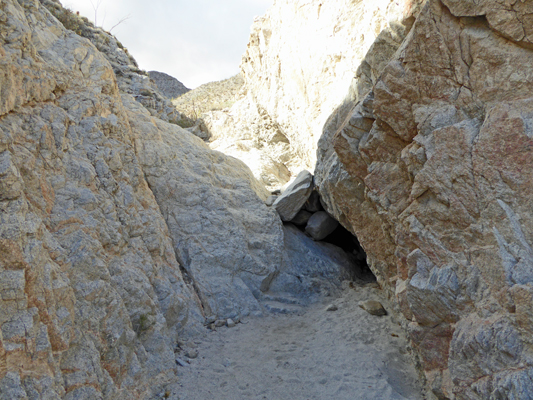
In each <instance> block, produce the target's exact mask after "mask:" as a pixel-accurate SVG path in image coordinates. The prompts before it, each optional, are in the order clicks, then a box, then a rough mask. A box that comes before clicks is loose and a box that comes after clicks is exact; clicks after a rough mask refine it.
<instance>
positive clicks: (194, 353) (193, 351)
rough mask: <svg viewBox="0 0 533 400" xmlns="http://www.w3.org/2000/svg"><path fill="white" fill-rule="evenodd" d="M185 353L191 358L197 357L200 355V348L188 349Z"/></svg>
mask: <svg viewBox="0 0 533 400" xmlns="http://www.w3.org/2000/svg"><path fill="white" fill-rule="evenodd" d="M185 355H186V356H187V357H189V358H192V359H195V358H197V357H198V350H196V349H191V350H187V351H186V352H185Z"/></svg>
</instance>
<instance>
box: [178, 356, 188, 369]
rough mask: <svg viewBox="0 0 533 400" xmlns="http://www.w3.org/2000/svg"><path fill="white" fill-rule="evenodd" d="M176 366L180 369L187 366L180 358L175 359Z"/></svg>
mask: <svg viewBox="0 0 533 400" xmlns="http://www.w3.org/2000/svg"><path fill="white" fill-rule="evenodd" d="M176 364H178V365H179V366H180V367H186V366H187V365H188V364H187V363H186V362H185V361H183V360H182V359H181V358H176Z"/></svg>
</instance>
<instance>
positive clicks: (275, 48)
mask: <svg viewBox="0 0 533 400" xmlns="http://www.w3.org/2000/svg"><path fill="white" fill-rule="evenodd" d="M532 18H533V3H531V2H529V1H525V2H511V3H506V4H505V5H504V4H503V3H501V2H491V1H469V0H468V1H454V0H442V1H440V0H428V1H425V2H415V1H402V2H388V1H379V2H371V1H368V2H367V1H364V2H363V1H357V2H348V1H346V2H344V1H328V2H322V1H318V0H317V1H283V0H279V1H276V3H275V5H274V7H273V8H272V9H271V10H270V11H269V12H268V14H267V15H266V16H265V17H263V18H261V19H260V20H258V21H256V23H255V24H254V27H253V28H252V35H251V39H250V44H249V46H248V50H247V53H246V54H245V56H244V58H243V64H242V70H243V74H244V76H245V81H246V84H245V90H246V91H247V94H248V97H247V100H246V101H247V102H248V103H249V104H250V106H248V108H245V109H256V110H261V113H262V115H261V118H262V119H263V120H265V119H266V120H269V121H270V122H271V125H273V126H275V127H276V129H278V130H279V131H280V132H281V133H282V134H283V135H284V136H285V137H286V138H287V139H288V141H289V142H290V147H291V151H292V153H291V157H299V158H300V159H301V160H305V162H304V163H307V164H308V166H309V167H315V184H316V186H317V187H318V189H319V191H320V194H321V196H322V201H323V203H324V205H325V206H326V208H327V211H328V212H329V213H331V214H332V215H333V216H335V218H336V219H337V220H339V221H340V222H341V223H342V224H343V225H344V226H345V227H346V228H348V229H349V230H351V231H352V232H354V233H355V234H356V235H357V237H358V238H359V240H360V242H361V244H362V246H363V247H364V249H365V251H366V253H367V255H368V261H369V264H370V265H371V267H372V269H373V271H374V272H375V274H376V275H377V277H378V281H379V282H380V284H381V286H382V287H383V288H384V289H385V290H386V291H387V292H388V293H389V295H390V297H391V298H394V299H395V300H396V304H397V306H398V311H400V312H401V313H402V314H403V316H404V320H403V321H404V325H405V327H406V329H408V332H409V335H410V338H411V343H412V345H413V347H414V348H415V350H416V352H417V354H418V356H419V359H420V365H421V369H422V370H423V371H424V373H425V375H426V377H427V379H428V383H429V385H430V386H431V388H432V390H433V393H434V394H435V395H436V396H437V397H438V398H439V399H489V398H494V399H499V398H505V399H526V398H531V393H533V358H532V356H533V354H532V350H531V337H532V334H533V319H532V315H531V311H530V310H531V309H532V306H533V303H532V301H533V275H532V272H531V271H532V268H533V252H532V245H533V216H532V214H531V207H532V204H531V199H532V198H533V197H532V193H531V182H532V179H533V176H530V175H531V171H532V170H533V169H532V166H531V165H530V164H531V160H532V159H533V157H532V156H533V154H532V151H533V147H532V146H533V143H532V141H531V140H532V139H531V137H532V132H533V131H532V128H531V127H532V126H533V125H532V124H533V122H532V118H533V85H532V82H533V69H532V66H533V47H532V46H531V40H532V32H531V26H532V24H531V21H532ZM239 112H241V113H242V111H239ZM229 113H230V114H231V113H233V114H236V113H237V110H230V111H229ZM241 130H242V129H241ZM234 133H235V130H229V133H228V136H229V137H232V136H231V135H234ZM233 137H235V136H233ZM237 137H238V135H237ZM315 151H316V158H315ZM315 160H316V161H317V163H316V166H315Z"/></svg>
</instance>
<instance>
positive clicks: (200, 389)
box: [178, 287, 425, 400]
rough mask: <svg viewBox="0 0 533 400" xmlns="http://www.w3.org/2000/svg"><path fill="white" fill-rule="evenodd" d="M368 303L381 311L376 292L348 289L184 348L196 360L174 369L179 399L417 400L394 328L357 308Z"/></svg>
mask: <svg viewBox="0 0 533 400" xmlns="http://www.w3.org/2000/svg"><path fill="white" fill-rule="evenodd" d="M370 299H372V300H378V301H381V302H382V303H383V304H384V305H385V307H386V308H387V304H388V303H386V301H384V300H383V299H382V297H381V294H380V292H379V291H378V290H377V289H373V288H371V287H364V288H362V287H355V288H354V289H351V288H348V289H345V290H344V291H343V292H342V294H341V296H340V297H338V298H332V297H329V298H326V299H324V301H323V302H322V303H320V304H315V305H313V306H310V307H308V308H306V309H305V310H304V312H302V313H300V314H299V315H280V314H277V315H267V316H265V317H262V318H257V317H256V318H248V319H246V320H245V321H243V323H240V324H237V326H236V327H234V328H227V327H223V328H217V331H215V332H212V333H209V334H208V335H207V336H206V337H204V338H202V339H201V340H196V343H194V342H189V346H191V347H196V350H197V351H198V354H199V356H198V358H196V359H194V360H190V364H189V365H186V366H184V367H179V376H180V386H181V388H179V392H178V393H179V395H178V396H179V399H183V400H186V399H187V400H196V399H197V400H207V399H214V400H225V399H232V400H240V399H262V400H263V399H268V400H300V399H302V400H306V399H320V400H326V399H335V400H343V399H350V400H355V399H364V400H374V399H376V400H380V399H395V400H396V399H398V400H399V399H409V400H415V399H424V398H425V397H424V395H423V394H422V389H421V384H420V382H419V380H418V376H417V374H416V372H415V369H414V367H413V364H412V362H411V358H410V355H409V353H408V350H407V347H408V346H407V340H406V339H405V335H404V333H403V331H402V329H401V328H400V326H398V324H397V323H395V322H394V320H393V318H392V317H391V316H390V315H389V316H385V317H376V316H372V315H370V314H368V313H367V312H366V311H364V310H362V309H361V308H359V307H358V305H357V304H358V302H359V301H361V300H370ZM328 304H335V305H337V306H338V310H337V311H326V306H327V305H328ZM189 349H190V347H189ZM182 357H183V353H182Z"/></svg>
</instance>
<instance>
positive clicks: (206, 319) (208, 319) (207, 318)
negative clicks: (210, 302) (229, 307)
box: [205, 315, 217, 325]
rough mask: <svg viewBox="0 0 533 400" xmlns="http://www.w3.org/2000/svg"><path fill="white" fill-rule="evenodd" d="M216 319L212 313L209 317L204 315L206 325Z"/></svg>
mask: <svg viewBox="0 0 533 400" xmlns="http://www.w3.org/2000/svg"><path fill="white" fill-rule="evenodd" d="M216 320H217V317H215V316H214V315H210V316H209V317H205V322H206V324H207V325H209V324H212V323H213V322H215V321H216Z"/></svg>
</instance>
